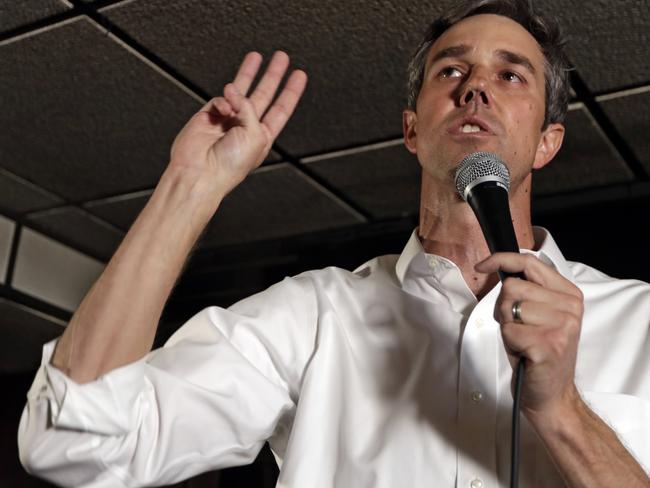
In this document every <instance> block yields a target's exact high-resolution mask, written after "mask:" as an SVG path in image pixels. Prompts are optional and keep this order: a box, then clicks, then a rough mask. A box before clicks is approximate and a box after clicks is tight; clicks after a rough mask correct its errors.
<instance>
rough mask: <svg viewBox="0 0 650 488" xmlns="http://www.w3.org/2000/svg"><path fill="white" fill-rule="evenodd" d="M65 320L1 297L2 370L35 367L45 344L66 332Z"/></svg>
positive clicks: (26, 369) (22, 369)
mask: <svg viewBox="0 0 650 488" xmlns="http://www.w3.org/2000/svg"><path fill="white" fill-rule="evenodd" d="M64 325H65V322H63V321H62V320H60V319H57V318H55V317H51V316H49V315H46V314H44V313H42V312H39V311H37V310H34V309H31V308H29V307H26V306H24V305H21V304H18V303H15V302H12V301H10V300H6V299H4V298H0V334H1V335H2V342H0V373H2V374H7V373H16V372H18V371H34V370H35V369H36V368H37V367H38V365H39V364H40V363H41V356H42V346H43V344H45V343H46V342H49V341H51V340H52V339H54V338H56V337H58V336H60V335H61V334H62V333H63V327H64Z"/></svg>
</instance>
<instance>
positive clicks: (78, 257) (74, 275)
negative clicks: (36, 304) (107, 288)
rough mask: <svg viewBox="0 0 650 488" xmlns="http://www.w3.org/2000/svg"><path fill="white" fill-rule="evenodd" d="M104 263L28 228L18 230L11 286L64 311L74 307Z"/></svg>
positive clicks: (97, 275) (77, 304)
mask: <svg viewBox="0 0 650 488" xmlns="http://www.w3.org/2000/svg"><path fill="white" fill-rule="evenodd" d="M103 269H104V265H103V264H102V263H101V262H99V261H97V260H96V259H93V258H91V257H89V256H86V255H85V254H82V253H80V252H79V251H77V250H75V249H73V248H71V247H69V246H65V245H63V244H61V243H60V242H57V241H55V240H53V239H50V238H49V237H47V236H45V235H43V234H41V233H40V232H36V231H34V230H32V229H30V228H28V227H23V228H22V231H21V233H20V244H19V246H18V253H17V255H16V265H15V267H14V274H13V279H12V281H11V286H12V288H14V289H15V290H18V291H20V292H23V293H26V294H28V295H31V296H33V297H36V298H38V299H39V300H43V301H45V302H47V303H51V304H53V305H55V306H57V307H59V308H62V309H64V310H68V311H72V310H76V308H77V307H78V306H79V303H80V302H81V300H82V299H83V297H84V296H85V295H86V293H87V292H88V290H89V289H90V287H91V286H92V284H93V283H94V282H95V281H96V280H97V278H98V277H99V275H100V274H101V272H102V270H103Z"/></svg>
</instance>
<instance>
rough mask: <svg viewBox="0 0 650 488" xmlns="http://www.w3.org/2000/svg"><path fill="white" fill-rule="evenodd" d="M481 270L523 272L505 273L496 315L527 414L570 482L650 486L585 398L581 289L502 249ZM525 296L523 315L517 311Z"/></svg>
mask: <svg viewBox="0 0 650 488" xmlns="http://www.w3.org/2000/svg"><path fill="white" fill-rule="evenodd" d="M476 269H477V270H478V271H480V272H487V273H494V272H496V271H497V270H499V269H502V270H504V271H509V272H523V273H524V274H525V276H526V280H527V281H524V280H518V279H514V278H508V279H507V280H506V281H505V282H504V284H503V287H502V289H501V293H500V294H499V298H498V299H497V303H496V307H495V318H496V320H497V321H498V322H499V323H500V324H501V334H502V337H503V342H504V345H505V346H506V350H507V352H508V359H509V360H510V363H511V364H512V365H513V366H514V365H515V364H516V362H517V361H518V360H519V358H520V357H521V356H524V357H525V358H526V370H525V376H524V383H523V388H522V391H521V405H522V412H523V413H524V415H525V416H526V417H527V419H528V420H529V421H530V423H531V425H532V426H533V427H534V428H535V430H536V432H537V434H538V436H539V437H540V439H541V440H542V442H543V443H544V445H545V446H546V449H547V450H548V452H549V454H550V455H551V458H552V459H553V461H554V462H555V465H556V466H557V468H558V469H559V471H560V473H561V474H562V476H563V477H564V480H565V481H566V483H567V486H569V487H570V488H595V487H598V488H600V487H603V488H608V487H613V486H625V487H629V488H650V478H649V477H648V475H647V474H646V473H645V472H644V471H643V469H642V468H641V466H639V464H638V463H637V462H636V460H635V459H634V458H633V457H632V455H631V454H630V453H629V452H628V451H627V450H626V449H625V447H624V446H623V445H622V444H621V441H620V440H619V439H618V437H617V436H616V434H615V433H614V431H613V430H612V429H610V428H609V426H608V425H607V424H605V423H604V422H603V421H602V420H601V419H600V417H598V415H596V414H595V413H594V412H593V411H592V410H591V409H590V408H589V407H588V406H587V405H586V404H585V403H584V402H583V401H582V399H581V398H580V395H579V394H578V391H577V389H576V386H575V382H574V378H575V367H576V357H577V351H578V341H579V339H580V329H581V327H582V316H583V308H584V303H583V296H582V293H581V291H580V290H579V289H578V288H577V287H576V286H575V285H574V284H573V283H571V282H570V281H568V280H567V279H565V278H564V277H563V276H562V275H560V274H559V273H558V272H557V271H556V270H555V269H553V268H551V267H550V266H548V265H546V264H544V263H542V262H541V261H540V260H538V259H536V258H534V257H533V256H530V255H523V254H513V253H497V254H494V255H492V256H491V257H489V258H488V259H486V260H485V261H483V262H481V263H478V264H477V265H476ZM515 301H520V302H521V321H520V322H516V321H515V320H514V317H513V315H512V306H513V303H514V302H515Z"/></svg>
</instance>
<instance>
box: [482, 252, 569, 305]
mask: <svg viewBox="0 0 650 488" xmlns="http://www.w3.org/2000/svg"><path fill="white" fill-rule="evenodd" d="M475 269H476V271H479V272H481V273H496V272H497V271H499V270H501V271H506V272H509V273H522V272H523V273H524V276H526V280H527V281H530V282H532V283H537V284H538V285H540V286H542V287H544V288H547V289H549V290H553V291H557V292H560V293H568V294H571V295H576V296H579V295H580V290H578V288H577V287H576V286H575V285H574V284H573V283H571V281H569V280H567V279H566V278H565V277H564V276H562V275H561V274H560V273H559V272H558V271H557V270H556V269H555V268H554V267H553V266H550V265H548V264H546V263H544V262H542V261H541V260H540V259H538V258H536V257H535V256H533V255H532V254H519V253H514V252H498V253H494V254H492V255H491V256H490V257H489V258H487V259H485V260H483V261H481V262H480V263H477V264H476V266H475Z"/></svg>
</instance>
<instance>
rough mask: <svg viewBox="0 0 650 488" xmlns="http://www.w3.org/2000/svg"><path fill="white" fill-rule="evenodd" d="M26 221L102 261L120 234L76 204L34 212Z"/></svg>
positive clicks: (107, 257)
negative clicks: (74, 205)
mask: <svg viewBox="0 0 650 488" xmlns="http://www.w3.org/2000/svg"><path fill="white" fill-rule="evenodd" d="M27 221H28V222H29V224H30V225H31V226H32V227H34V228H35V229H37V230H40V231H41V232H44V233H46V234H47V235H49V236H51V237H54V238H55V239H57V240H60V241H62V242H65V243H67V244H69V245H71V246H73V247H74V248H75V249H79V250H80V251H82V252H84V253H86V254H89V255H91V256H95V257H96V258H98V259H100V260H102V261H108V260H109V259H110V257H111V256H112V255H113V253H114V252H115V250H116V249H117V246H118V245H119V244H120V241H121V240H122V237H123V236H124V234H123V233H122V232H120V231H118V230H116V229H114V228H113V227H112V226H110V225H108V224H106V223H105V222H103V221H102V220H100V219H98V218H97V217H94V216H93V215H91V214H89V213H87V212H85V211H83V210H81V209H79V208H77V207H62V208H57V209H53V210H48V211H45V212H38V213H35V214H31V215H28V217H27Z"/></svg>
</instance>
